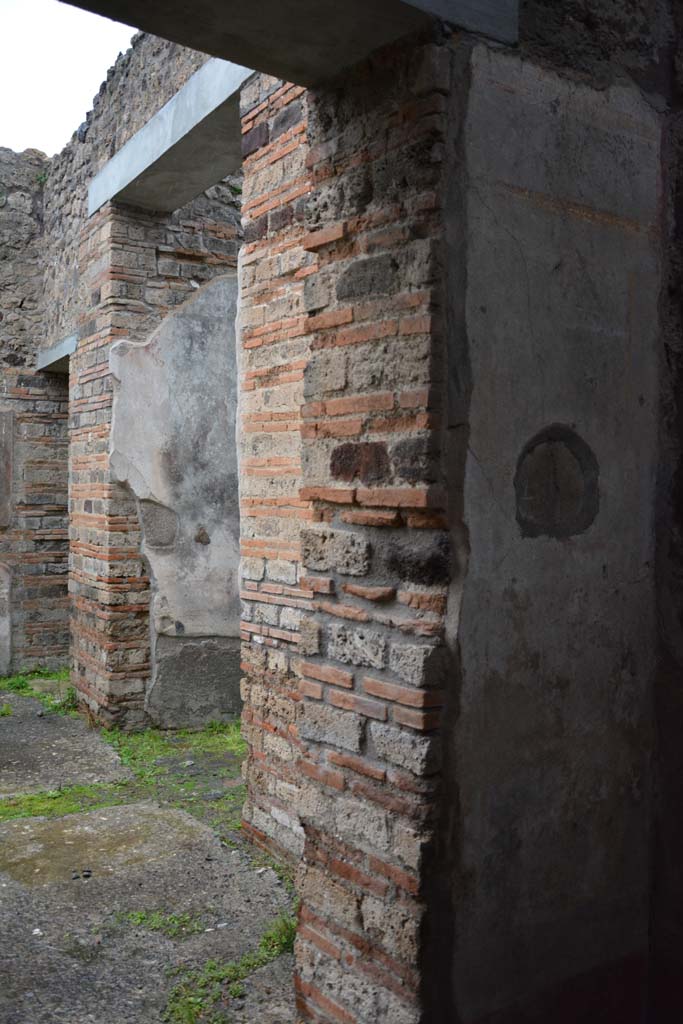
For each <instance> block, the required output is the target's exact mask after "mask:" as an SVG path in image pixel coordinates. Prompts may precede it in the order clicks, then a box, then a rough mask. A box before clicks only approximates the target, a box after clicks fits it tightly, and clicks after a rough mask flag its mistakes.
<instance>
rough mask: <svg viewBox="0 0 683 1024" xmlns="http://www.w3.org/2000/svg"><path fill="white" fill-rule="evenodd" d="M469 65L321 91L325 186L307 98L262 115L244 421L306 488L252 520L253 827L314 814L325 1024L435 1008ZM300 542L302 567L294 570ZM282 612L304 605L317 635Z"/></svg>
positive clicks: (254, 174) (374, 65)
mask: <svg viewBox="0 0 683 1024" xmlns="http://www.w3.org/2000/svg"><path fill="white" fill-rule="evenodd" d="M449 76H450V59H449V56H448V52H447V51H446V49H445V48H444V49H443V50H442V49H441V48H439V47H436V46H434V47H432V46H426V47H422V46H417V47H409V48H407V49H405V50H403V49H400V48H393V49H391V50H389V51H387V52H386V53H383V54H380V55H377V56H375V57H374V58H373V59H372V60H371V61H370V62H368V63H367V64H366V65H364V66H362V67H361V68H359V69H357V70H356V71H354V72H353V73H350V74H348V75H347V76H345V78H344V82H343V85H342V87H340V89H339V90H334V89H326V90H324V91H316V92H309V93H308V94H307V96H306V107H307V115H308V126H307V134H308V147H309V151H308V152H307V154H306V166H307V168H308V172H309V174H310V176H311V177H310V184H309V185H308V186H307V182H306V178H305V176H304V174H303V168H301V165H300V162H299V160H300V157H299V160H297V153H299V152H302V151H303V152H305V150H304V147H303V146H302V145H301V144H300V145H299V150H297V149H295V148H294V147H295V144H296V140H295V139H294V138H292V139H291V141H290V139H289V138H285V137H282V136H278V137H274V136H276V134H277V131H278V128H277V127H276V126H279V125H281V126H284V125H287V126H288V127H289V125H291V124H292V123H295V121H296V119H295V117H294V115H292V118H291V120H290V119H289V118H288V115H287V109H291V108H292V107H293V105H294V102H296V103H297V104H299V103H301V102H302V99H303V98H302V97H298V93H297V91H296V90H291V91H290V92H288V87H286V86H283V87H281V88H280V89H278V90H276V91H275V92H274V93H273V94H272V96H271V97H270V98H268V99H267V100H263V98H262V96H253V97H250V100H251V103H252V105H253V106H254V108H255V110H256V113H255V114H254V115H253V116H252V118H251V119H250V121H249V123H248V124H247V125H246V126H245V127H247V128H248V131H247V134H246V144H247V151H248V152H249V151H250V150H251V149H252V148H253V147H254V146H258V147H259V148H258V150H257V151H256V152H255V153H254V154H253V155H250V156H248V157H247V160H246V162H245V199H246V203H245V212H246V213H247V215H248V216H249V217H250V218H251V223H249V222H248V223H247V233H248V232H249V230H252V231H254V232H256V233H257V234H258V235H259V241H258V242H254V243H253V245H252V246H251V247H250V246H247V248H246V258H245V260H244V262H243V272H242V287H243V292H242V294H243V335H242V338H243V342H242V359H243V371H246V372H245V373H244V374H243V382H244V384H243V386H244V387H245V388H247V392H246V395H245V397H244V402H243V419H242V422H243V430H244V436H245V438H252V437H257V438H259V439H261V438H264V435H267V436H268V437H269V438H270V440H268V441H267V442H266V441H265V438H264V441H263V445H264V446H263V448H259V449H258V452H259V454H260V455H262V456H263V458H264V462H263V465H264V466H265V465H268V466H269V469H268V473H269V475H270V477H271V478H272V479H273V480H274V487H273V486H272V485H271V487H272V489H271V490H269V491H268V492H267V493H268V494H276V495H283V496H284V495H286V501H285V499H284V497H283V498H279V497H273V498H270V499H269V501H270V506H269V507H270V509H271V510H270V511H269V510H268V508H267V507H266V502H265V501H264V500H260V501H259V503H258V505H256V504H254V506H253V512H252V514H253V516H254V519H253V520H250V519H249V518H248V515H249V511H248V509H243V512H242V515H243V517H244V518H243V520H242V522H243V524H244V526H245V533H244V542H245V551H244V554H245V555H246V556H248V557H247V558H246V559H245V576H246V577H247V582H245V588H246V594H245V596H246V597H247V599H248V608H249V609H250V610H249V611H248V621H247V622H246V623H245V633H244V637H245V641H246V643H245V649H244V659H245V668H246V671H247V680H246V684H245V686H246V689H245V694H246V697H247V701H248V709H247V712H246V719H247V735H248V737H249V740H250V742H251V744H252V749H251V757H250V765H249V786H250V792H249V803H248V805H247V816H248V819H249V825H250V828H251V830H252V831H254V829H255V828H258V829H260V838H261V839H262V840H263V839H265V838H266V837H269V838H271V839H272V838H275V839H278V838H279V837H280V835H282V834H283V833H284V832H285V829H286V828H287V827H288V826H289V827H292V825H293V826H294V828H295V831H296V835H297V836H298V835H299V833H298V824H297V822H296V821H294V822H293V821H292V819H293V818H294V815H297V816H298V819H299V821H300V823H301V826H302V827H303V837H304V844H303V846H304V849H303V859H302V862H301V867H300V871H299V878H298V885H299V892H300V896H301V912H300V928H299V936H298V941H297V971H296V986H297V999H298V1006H299V1012H300V1014H301V1015H302V1017H303V1018H304V1019H305V1020H311V1021H318V1022H325V1024H332V1022H337V1024H338V1022H349V1024H350V1022H363V1024H376V1022H378V1021H388V1020H392V1021H395V1022H401V1024H409V1022H413V1021H417V1020H418V1019H421V1018H420V1014H421V1009H420V997H419V993H418V989H419V970H420V964H421V960H422V955H423V954H422V940H421V936H422V934H423V927H424V923H425V909H426V902H425V896H424V878H423V874H424V864H425V852H426V850H427V849H428V847H429V844H430V842H431V839H432V826H433V824H434V822H433V815H434V812H435V801H436V795H437V782H436V778H437V773H438V770H439V734H438V727H439V720H440V715H441V706H442V704H443V702H444V701H443V694H442V690H441V682H442V674H441V671H440V668H439V666H440V665H441V664H442V663H443V658H442V654H443V653H444V651H445V647H444V643H443V630H444V614H445V609H446V599H447V592H448V586H449V582H450V577H451V569H450V560H449V534H448V518H447V515H446V509H445V498H444V493H445V492H444V487H443V481H442V472H441V467H440V455H439V453H440V451H441V449H442V444H441V438H440V431H441V426H442V423H441V418H440V412H439V410H440V409H441V408H442V407H443V404H444V396H443V394H442V392H443V391H444V389H445V384H444V381H445V377H446V373H445V366H444V362H445V358H444V338H443V331H442V323H441V320H440V310H441V308H442V306H443V295H442V292H443V283H442V272H441V267H442V261H441V258H440V253H441V246H442V223H443V218H442V205H443V202H444V199H443V194H444V188H443V181H442V167H443V155H444V147H445V145H446V143H447V134H448V118H447V115H446V109H447V103H446V99H445V96H444V95H443V94H444V93H447V91H448V89H449ZM260 82H261V88H262V89H264V88H265V86H266V84H267V83H265V82H264V80H263V79H261V80H260ZM295 94H297V99H296V101H294V100H292V101H291V102H290V107H289V108H284V107H283V109H280V108H279V104H283V103H284V102H285V99H286V97H287V96H288V95H292V96H293V95H295ZM275 97H277V99H276V98H275ZM259 100H260V103H259ZM257 104H258V105H257ZM273 115H274V116H273ZM290 131H291V128H290ZM285 154H286V155H285ZM302 155H303V153H302ZM290 158H291V159H292V161H293V162H294V161H296V172H294V171H293V172H292V173H291V175H287V174H283V172H282V168H283V165H286V161H288V160H289V159H290ZM306 187H308V188H309V189H310V191H309V194H308V196H307V198H306V201H305V211H306V218H305V219H306V228H307V232H306V234H303V237H302V229H301V228H300V226H299V225H298V223H297V221H296V212H297V209H298V207H297V201H298V197H299V196H300V195H301V193H302V191H303V190H305V189H306ZM267 193H270V195H267ZM286 197H287V198H286ZM292 201H293V203H292ZM266 215H267V218H266ZM284 219H289V221H290V223H289V227H288V228H287V229H286V232H287V234H285V235H282V234H281V233H280V228H279V227H278V225H280V224H281V223H282V221H283V220H284ZM247 237H249V235H248V234H247ZM285 284H286V285H288V291H287V294H286V295H285V294H283V285H285ZM256 291H257V292H258V294H259V295H260V300H259V303H256V302H255V301H254V298H253V296H254V294H255V292H256ZM272 321H275V322H272ZM304 365H305V369H304V373H303V382H302V383H301V382H300V375H301V370H302V368H303V367H304ZM278 378H279V379H278ZM288 380H296V384H295V385H293V384H291V383H286V382H287V381H288ZM261 381H263V383H264V384H265V385H266V387H265V388H262V387H261V384H260V382H261ZM257 382H259V383H257ZM273 385H278V388H276V387H275V386H273ZM257 387H258V388H260V393H259V397H258V399H252V398H251V395H252V394H254V389H255V388H257ZM280 388H284V390H285V393H286V394H287V399H286V400H285V399H282V401H281V400H280V399H279V397H278V396H279V395H280V394H282V390H280ZM302 391H303V398H304V404H303V407H302V409H301V423H300V434H299V436H298V437H297V435H295V434H294V433H293V431H294V430H296V429H297V427H299V424H298V422H297V415H296V410H295V407H294V402H296V401H297V400H300V398H301V395H302ZM253 432H255V433H253ZM248 443H251V442H248ZM254 443H255V442H254ZM247 453H248V454H250V455H253V456H256V454H257V449H256V448H253V449H252V448H248V447H247V448H245V449H243V457H244V455H245V454H247ZM266 459H267V460H269V461H268V462H266V461H265V460H266ZM298 459H300V460H301V470H300V475H301V490H300V491H298V492H297V491H296V490H295V488H294V485H295V483H296V482H297V475H298V474H297V473H296V472H295V471H294V467H295V466H296V465H297V461H298ZM254 466H256V463H254ZM280 467H282V469H280ZM286 467H289V469H288V468H286ZM288 473H291V476H285V479H287V484H286V485H285V484H284V483H281V479H282V477H281V474H288ZM242 478H243V481H245V480H246V483H244V485H243V491H242V500H243V503H244V502H245V501H247V502H251V501H252V499H251V497H250V496H251V494H252V493H254V492H253V491H252V489H251V488H252V487H254V486H255V484H252V483H251V482H250V480H249V477H248V470H245V469H243V473H242ZM259 493H262V494H265V493H266V492H265V491H259ZM297 498H298V501H297ZM275 509H277V510H278V511H277V518H276V513H275ZM257 517H260V518H257ZM255 537H258V542H257V543H255V542H254V539H253V538H255ZM290 545H291V550H290ZM283 547H286V548H287V556H286V558H287V560H288V564H291V565H292V566H293V567H296V564H297V562H300V564H301V566H302V568H301V570H299V571H298V573H297V575H296V576H294V575H292V576H291V577H290V578H287V579H284V578H278V576H277V572H278V571H280V570H279V566H281V565H282V564H283V557H282V554H281V551H282V548H283ZM289 560H291V562H290V561H289ZM276 566H277V567H278V568H276ZM250 577H251V578H250ZM257 592H258V596H257ZM269 595H273V596H272V597H270V596H269ZM271 601H272V604H271ZM258 602H264V603H263V604H262V605H260V604H259V603H258ZM273 608H275V614H274V613H273V611H272V609H273ZM257 610H258V611H259V614H258V617H257ZM311 612H312V615H311ZM285 615H286V616H287V619H288V621H291V620H292V618H293V617H294V616H301V624H300V626H299V629H298V631H295V632H294V633H289V632H288V631H287V630H285V629H283V622H284V618H285ZM271 616H272V617H271ZM297 655H298V656H297ZM278 825H280V832H278ZM285 845H287V844H286V843H285ZM289 846H290V848H292V849H296V843H290V844H289Z"/></svg>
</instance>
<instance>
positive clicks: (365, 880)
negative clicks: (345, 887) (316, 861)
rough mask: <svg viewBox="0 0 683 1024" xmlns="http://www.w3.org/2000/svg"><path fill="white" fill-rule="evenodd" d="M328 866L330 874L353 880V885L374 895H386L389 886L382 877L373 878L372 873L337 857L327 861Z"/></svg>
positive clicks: (349, 880) (348, 880)
mask: <svg viewBox="0 0 683 1024" xmlns="http://www.w3.org/2000/svg"><path fill="white" fill-rule="evenodd" d="M328 868H329V870H330V871H331V872H332V874H335V875H337V876H338V877H339V878H343V879H345V880H346V881H347V882H353V884H354V885H357V886H359V887H360V888H361V889H365V890H367V891H368V892H371V893H374V895H375V896H386V894H387V892H388V891H389V886H388V884H387V883H386V882H385V881H384V879H382V880H380V879H377V878H373V877H372V875H368V874H366V873H365V871H361V870H360V869H359V868H356V867H354V866H353V864H348V863H347V862H346V861H344V860H339V858H338V857H335V858H333V859H332V860H331V861H329V863H328Z"/></svg>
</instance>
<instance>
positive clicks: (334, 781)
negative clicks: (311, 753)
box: [297, 761, 346, 790]
mask: <svg viewBox="0 0 683 1024" xmlns="http://www.w3.org/2000/svg"><path fill="white" fill-rule="evenodd" d="M297 767H298V768H299V769H300V770H301V771H302V772H303V774H304V775H307V776H308V778H309V779H315V780H316V782H320V783H321V784H322V785H323V786H329V787H330V788H331V789H340V790H341V789H344V787H345V785H346V779H345V778H344V776H343V774H342V773H341V772H335V771H330V770H329V768H321V767H320V766H319V765H317V764H312V763H311V762H310V761H299V762H298V764H297Z"/></svg>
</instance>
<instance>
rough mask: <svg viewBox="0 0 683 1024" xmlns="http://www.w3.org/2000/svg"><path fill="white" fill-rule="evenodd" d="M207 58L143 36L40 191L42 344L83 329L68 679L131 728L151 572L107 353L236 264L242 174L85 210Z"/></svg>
mask: <svg viewBox="0 0 683 1024" xmlns="http://www.w3.org/2000/svg"><path fill="white" fill-rule="evenodd" d="M206 59H207V58H206V57H205V55H203V54H198V53H195V52H194V51H190V50H186V49H183V48H182V47H179V46H177V45H175V44H172V43H168V42H166V41H164V40H160V39H156V38H154V37H151V36H141V35H140V36H136V37H135V39H134V41H133V45H132V48H131V50H129V51H128V53H126V54H125V55H123V56H121V57H119V59H118V61H117V62H116V64H115V66H114V67H113V68H112V69H111V70H110V72H109V75H108V78H107V81H106V82H105V83H104V85H103V86H102V89H101V90H100V93H99V95H98V96H97V97H96V98H95V101H94V107H93V110H92V111H91V112H90V113H89V114H88V116H87V118H86V121H85V122H84V123H83V125H81V127H80V128H79V130H78V131H77V132H76V133H75V135H74V137H73V138H72V140H71V142H70V143H69V145H68V146H67V147H66V148H65V150H64V151H63V152H62V153H61V154H59V155H58V156H57V157H55V158H54V160H52V161H51V162H50V164H49V167H48V169H47V177H46V181H45V189H44V232H45V234H44V241H43V245H42V257H43V260H44V266H45V274H44V281H43V296H44V309H45V316H44V322H43V326H42V333H41V340H40V343H39V344H40V347H44V346H46V345H49V344H54V343H55V342H57V341H59V340H61V339H62V338H64V337H65V336H69V335H75V336H76V337H77V339H78V348H77V351H76V352H75V354H74V355H73V356H72V358H71V372H70V380H69V482H70V555H71V557H70V589H71V598H72V623H71V640H72V655H73V665H74V677H73V681H74V684H75V685H76V686H77V688H78V689H79V690H80V692H81V693H82V694H83V697H84V699H87V700H88V701H89V702H90V703H91V704H92V706H93V707H95V708H97V709H98V710H102V713H103V715H104V716H106V717H107V718H108V719H109V720H114V719H120V720H123V718H124V717H125V716H126V714H127V715H128V724H129V725H132V724H134V723H135V722H137V723H140V722H142V721H144V720H145V715H146V711H145V708H144V699H145V692H146V689H147V684H148V681H149V678H150V672H151V670H152V660H153V659H152V657H151V651H150V624H149V602H150V578H149V565H148V563H147V561H146V559H145V557H144V555H143V553H142V551H141V541H142V529H141V523H140V520H139V517H138V509H137V506H136V500H135V497H134V495H133V493H132V492H131V490H130V489H129V488H127V487H124V486H123V485H122V484H120V483H119V482H118V481H117V480H116V478H115V477H114V475H113V474H112V472H111V470H110V466H109V432H110V423H111V409H112V383H113V382H112V375H111V370H110V366H109V352H110V349H111V347H112V345H113V344H115V343H116V342H118V341H120V340H122V339H124V338H125V339H127V340H129V341H131V342H133V343H142V342H144V341H147V340H148V339H149V336H150V335H151V333H152V332H153V331H154V330H155V328H157V327H158V326H159V325H160V324H161V323H162V322H163V320H164V319H165V317H166V316H168V315H169V314H170V313H172V312H175V311H176V310H177V309H178V307H179V306H181V305H182V303H183V302H184V301H185V300H186V299H187V298H190V297H192V296H193V295H194V294H195V292H196V291H197V289H198V288H200V287H201V286H202V284H204V283H205V282H207V281H209V280H210V279H211V278H213V277H215V276H217V275H220V274H224V273H225V272H226V270H230V269H231V268H232V269H233V270H234V268H235V267H236V261H237V246H238V235H239V213H238V205H239V191H240V190H239V184H238V183H237V182H223V183H217V184H216V186H215V187H213V188H211V189H209V190H208V192H207V193H205V194H203V195H201V196H199V197H198V198H197V199H196V200H195V201H194V202H192V203H190V204H188V205H187V206H186V207H185V208H184V209H182V210H179V211H176V212H175V213H173V214H172V215H164V216H154V215H149V214H143V213H140V212H139V211H135V210H132V209H126V208H119V209H117V208H116V207H115V206H113V205H111V204H110V205H109V206H108V207H105V208H104V209H103V210H102V211H100V212H99V213H98V214H97V215H96V216H95V217H93V218H90V219H88V218H87V191H88V185H89V183H90V180H91V178H92V176H93V175H94V174H96V173H97V171H98V170H99V169H100V168H101V167H102V166H103V164H104V163H106V161H107V160H108V159H109V158H110V157H111V156H112V155H113V153H114V152H116V151H117V150H118V149H119V148H120V147H121V146H122V145H123V144H124V143H125V142H126V141H128V139H129V138H130V137H131V136H132V135H133V134H134V133H135V132H136V131H137V130H138V129H139V128H141V127H142V126H143V125H144V124H145V123H146V121H147V120H148V119H149V118H150V117H151V116H152V115H153V114H154V113H155V112H156V110H158V109H159V108H160V107H161V106H162V105H163V104H164V103H165V102H167V100H168V99H170V98H171V96H172V95H173V94H174V93H175V92H176V91H177V90H178V89H179V88H180V87H181V86H182V85H183V84H184V82H185V81H186V80H187V79H188V78H189V76H190V75H191V74H192V73H193V72H194V71H196V70H197V69H198V68H199V67H200V66H201V65H202V64H203V63H204V61H205V60H206ZM228 336H229V332H228V334H226V338H227V337H228ZM138 415H139V417H140V419H139V420H138V427H139V428H140V429H141V430H143V429H144V428H143V426H142V421H143V414H142V411H140V412H139V414H138ZM186 457H190V455H189V454H188V452H186ZM233 600H234V599H233ZM178 629H179V630H180V629H181V626H179V627H178ZM155 647H156V641H155ZM216 653H217V652H214V654H216ZM233 674H234V673H233ZM233 703H234V698H233ZM162 718H163V720H164V722H168V717H166V718H164V716H163V715H160V718H159V720H161V719H162ZM183 724H187V723H183Z"/></svg>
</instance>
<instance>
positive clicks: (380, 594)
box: [342, 583, 396, 601]
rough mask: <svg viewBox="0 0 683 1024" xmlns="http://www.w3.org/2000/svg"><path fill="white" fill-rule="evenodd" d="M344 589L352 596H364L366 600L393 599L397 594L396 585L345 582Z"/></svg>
mask: <svg viewBox="0 0 683 1024" xmlns="http://www.w3.org/2000/svg"><path fill="white" fill-rule="evenodd" d="M342 590H343V591H344V593H345V594H351V596H352V597H362V598H364V600H366V601H391V600H392V599H393V598H394V597H395V596H396V589H395V588H394V587H363V586H361V584H360V583H344V584H342Z"/></svg>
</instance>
